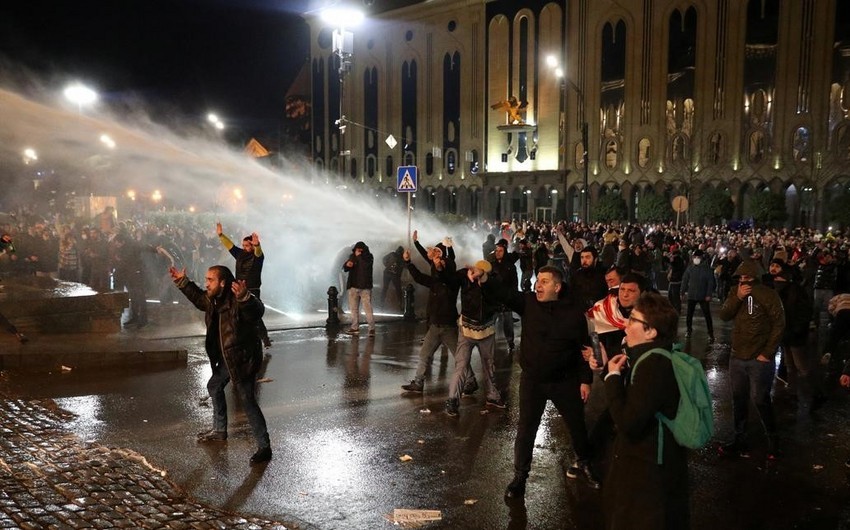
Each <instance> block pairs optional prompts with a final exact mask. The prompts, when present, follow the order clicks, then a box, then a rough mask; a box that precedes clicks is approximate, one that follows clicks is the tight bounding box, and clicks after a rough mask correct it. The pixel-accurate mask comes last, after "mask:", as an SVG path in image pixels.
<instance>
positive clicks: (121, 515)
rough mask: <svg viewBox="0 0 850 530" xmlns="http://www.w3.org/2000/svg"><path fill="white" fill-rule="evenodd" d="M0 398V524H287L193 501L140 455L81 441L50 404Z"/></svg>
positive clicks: (34, 526)
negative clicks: (67, 429)
mask: <svg viewBox="0 0 850 530" xmlns="http://www.w3.org/2000/svg"><path fill="white" fill-rule="evenodd" d="M0 397H2V399H0V429H2V431H3V436H2V437H0V469H2V472H0V492H2V494H0V528H22V529H40V528H176V529H182V528H187V529H188V528H197V529H201V528H215V529H230V528H237V529H275V530H279V529H286V528H293V527H294V526H287V525H285V524H283V523H280V522H275V521H268V520H265V519H258V518H253V517H252V518H245V517H241V516H239V515H236V514H231V513H227V512H225V511H222V510H218V509H215V508H211V507H209V506H205V505H202V504H199V503H197V502H194V501H193V500H192V499H189V498H188V497H187V496H186V494H185V493H184V492H182V491H181V490H180V489H179V488H178V487H177V486H175V485H174V484H173V483H171V482H170V481H169V480H168V479H167V478H166V473H165V472H164V471H161V470H158V469H155V468H153V467H151V466H150V465H149V464H148V463H147V461H146V460H145V458H144V457H143V456H142V455H139V454H137V453H134V452H132V451H128V450H119V449H110V448H107V447H104V446H101V445H98V444H83V443H82V442H81V441H80V440H79V439H77V438H76V436H74V435H72V434H69V433H68V432H67V431H65V430H64V429H63V427H62V424H63V422H64V421H66V420H67V419H68V413H65V412H63V411H62V410H58V409H56V407H55V405H53V403H52V402H51V401H41V400H35V401H22V400H17V399H9V398H7V396H5V395H3V394H2V393H0Z"/></svg>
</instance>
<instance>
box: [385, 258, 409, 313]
mask: <svg viewBox="0 0 850 530" xmlns="http://www.w3.org/2000/svg"><path fill="white" fill-rule="evenodd" d="M403 252H404V247H402V246H401V245H399V246H398V247H397V248H396V249H395V250H394V251H392V252H388V253H387V254H386V255H385V256H384V259H383V263H384V282H383V290H382V291H381V306H382V307H386V306H387V295H388V294H389V292H390V287H392V288H393V290H394V291H395V294H396V300H397V301H398V305H399V307H401V305H402V301H401V273H402V271H403V270H404V260H403V259H402V258H401V255H402V253H403Z"/></svg>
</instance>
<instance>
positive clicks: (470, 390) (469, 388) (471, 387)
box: [462, 379, 478, 397]
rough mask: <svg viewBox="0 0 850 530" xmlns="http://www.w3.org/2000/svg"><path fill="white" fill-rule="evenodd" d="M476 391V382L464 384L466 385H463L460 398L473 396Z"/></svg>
mask: <svg viewBox="0 0 850 530" xmlns="http://www.w3.org/2000/svg"><path fill="white" fill-rule="evenodd" d="M477 390H478V381H476V380H475V379H473V380H472V381H469V382H467V383H466V385H464V387H463V394H462V396H464V397H469V396H472V395H474V394H475V392H476V391H477Z"/></svg>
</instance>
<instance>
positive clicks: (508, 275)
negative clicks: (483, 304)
mask: <svg viewBox="0 0 850 530" xmlns="http://www.w3.org/2000/svg"><path fill="white" fill-rule="evenodd" d="M519 257H520V256H519V253H518V252H508V240H507V239H500V240H499V241H498V242H496V248H495V249H494V250H493V255H492V256H490V258H488V260H487V261H489V262H490V264H491V265H492V266H493V272H492V275H493V277H494V278H498V280H499V281H500V282H501V284H502V285H504V286H505V287H506V288H510V289H511V290H513V291H516V290H518V289H519V282H518V281H517V274H516V262H517V261H518V260H519ZM496 316H497V318H498V319H499V320H501V321H502V331H503V332H504V333H505V340H506V341H507V342H508V353H513V351H514V313H513V311H511V310H510V309H509V308H508V307H506V306H504V305H503V306H500V307H499V309H498V311H497V312H496Z"/></svg>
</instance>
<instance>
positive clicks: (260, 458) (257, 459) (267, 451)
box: [251, 447, 272, 464]
mask: <svg viewBox="0 0 850 530" xmlns="http://www.w3.org/2000/svg"><path fill="white" fill-rule="evenodd" d="M271 459H272V448H271V447H261V448H259V449H257V452H256V453H254V454H253V455H251V463H252V464H260V463H262V462H268V461H269V460H271Z"/></svg>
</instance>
